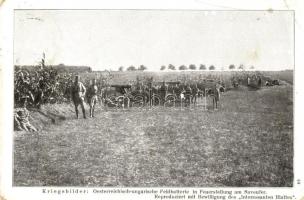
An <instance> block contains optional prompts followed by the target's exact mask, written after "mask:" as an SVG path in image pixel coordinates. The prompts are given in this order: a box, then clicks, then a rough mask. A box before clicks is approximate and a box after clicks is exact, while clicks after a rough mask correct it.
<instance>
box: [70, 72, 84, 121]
mask: <svg viewBox="0 0 304 200" xmlns="http://www.w3.org/2000/svg"><path fill="white" fill-rule="evenodd" d="M85 94H86V88H85V87H84V85H83V83H81V82H80V81H79V76H75V81H74V84H73V86H72V100H73V103H74V105H75V112H76V117H77V119H78V105H80V106H81V109H82V114H83V118H86V114H85V109H84V97H85Z"/></svg>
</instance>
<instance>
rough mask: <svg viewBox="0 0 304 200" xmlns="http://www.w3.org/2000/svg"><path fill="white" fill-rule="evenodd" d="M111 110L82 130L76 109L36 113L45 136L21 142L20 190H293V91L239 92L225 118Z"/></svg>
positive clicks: (227, 104) (24, 136) (223, 109)
mask: <svg viewBox="0 0 304 200" xmlns="http://www.w3.org/2000/svg"><path fill="white" fill-rule="evenodd" d="M288 77H290V76H288ZM291 83H292V82H291ZM209 101H210V100H209ZM209 104H210V102H209ZM101 108H102V106H98V111H97V113H96V118H89V119H82V118H80V119H78V120H76V119H75V116H74V110H73V106H72V105H70V104H56V105H45V106H44V107H42V109H41V111H39V112H37V111H32V112H31V113H32V119H31V120H32V123H33V124H34V125H35V126H36V127H38V128H39V129H40V130H39V131H38V132H36V133H28V132H23V131H18V132H15V133H14V177H13V184H14V185H15V186H130V187H131V186H132V187H139V186H142V187H143V186H147V187H150V186H153V187H157V186H160V187H161V186H171V187H173V186H177V187H181V186H200V187H202V186H204V187H217V186H261V187H270V186H271V187H282V186H288V187H291V186H292V185H293V86H292V84H290V83H288V81H286V80H285V82H284V84H283V85H280V86H273V87H263V88H262V89H260V90H248V88H247V87H240V88H238V89H235V90H230V91H228V92H226V93H224V94H223V95H222V96H221V101H220V109H219V110H217V111H213V110H212V109H211V108H210V107H209V110H208V111H204V110H203V107H202V105H201V104H199V105H198V107H197V108H191V109H189V108H183V109H180V108H163V107H156V108H153V109H148V108H144V109H136V108H133V109H129V110H115V109H113V110H104V109H101Z"/></svg>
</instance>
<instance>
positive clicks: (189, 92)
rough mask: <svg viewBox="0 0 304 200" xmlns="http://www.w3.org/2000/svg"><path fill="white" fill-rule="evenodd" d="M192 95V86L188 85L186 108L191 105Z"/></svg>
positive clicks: (186, 88)
mask: <svg viewBox="0 0 304 200" xmlns="http://www.w3.org/2000/svg"><path fill="white" fill-rule="evenodd" d="M191 94H192V89H191V87H190V84H187V85H186V87H185V98H186V99H185V101H186V106H187V105H188V106H190V103H191Z"/></svg>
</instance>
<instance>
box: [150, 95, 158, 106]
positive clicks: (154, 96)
mask: <svg viewBox="0 0 304 200" xmlns="http://www.w3.org/2000/svg"><path fill="white" fill-rule="evenodd" d="M151 100H152V106H159V105H160V96H159V95H157V94H153V95H152V99H151Z"/></svg>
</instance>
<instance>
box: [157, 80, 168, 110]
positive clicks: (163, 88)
mask: <svg viewBox="0 0 304 200" xmlns="http://www.w3.org/2000/svg"><path fill="white" fill-rule="evenodd" d="M166 90H167V88H166V84H165V81H163V83H162V85H161V86H160V89H159V91H160V97H161V105H162V106H163V105H164V103H165V99H166Z"/></svg>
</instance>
